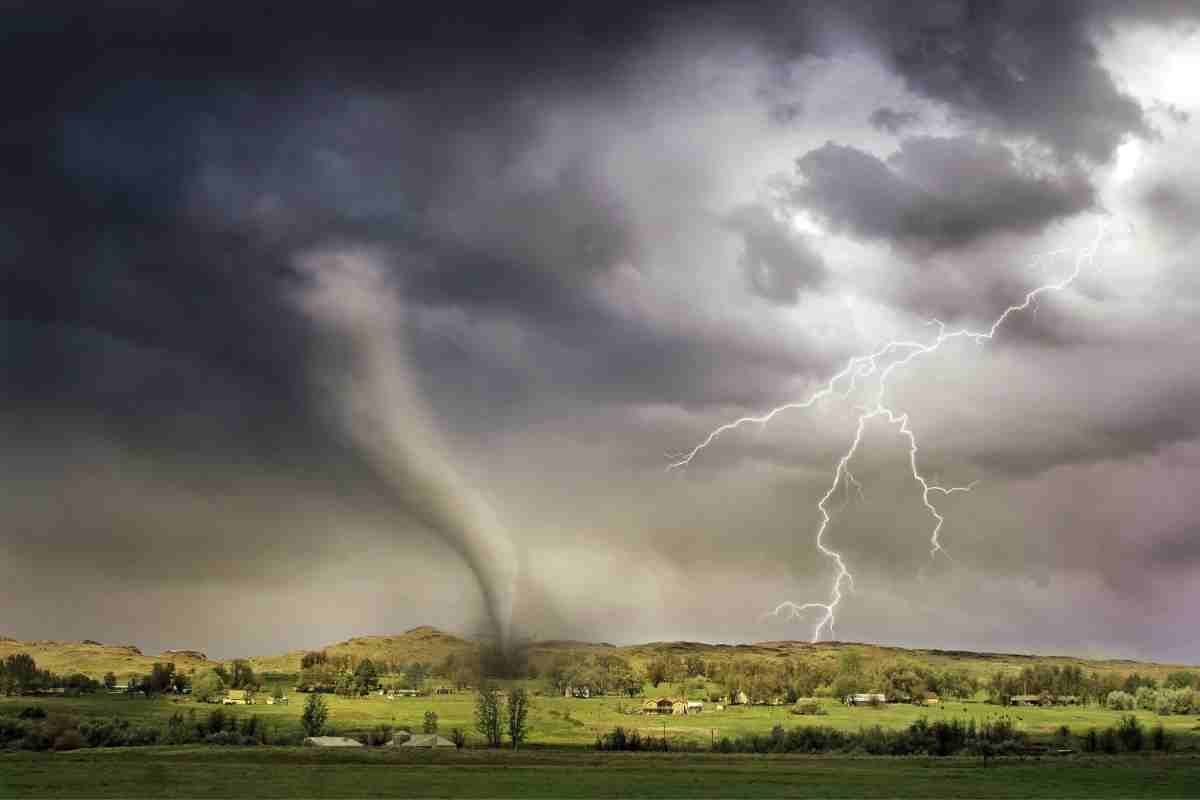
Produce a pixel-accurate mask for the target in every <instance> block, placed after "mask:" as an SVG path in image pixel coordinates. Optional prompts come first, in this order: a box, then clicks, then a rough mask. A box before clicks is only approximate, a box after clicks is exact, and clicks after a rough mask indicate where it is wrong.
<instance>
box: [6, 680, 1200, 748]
mask: <svg viewBox="0 0 1200 800" xmlns="http://www.w3.org/2000/svg"><path fill="white" fill-rule="evenodd" d="M530 686H531V688H532V686H533V684H530ZM647 690H648V691H653V690H652V689H650V687H647ZM289 694H290V699H291V703H290V704H289V705H286V706H277V705H269V706H268V705H255V706H249V707H246V706H223V707H222V708H223V709H224V710H225V711H226V712H228V713H231V714H234V715H236V716H238V717H246V716H250V715H252V714H255V715H258V716H259V717H260V718H261V719H262V720H263V721H264V722H265V723H266V724H267V730H268V731H271V732H273V733H277V734H296V733H298V732H299V731H300V715H301V713H302V711H303V704H304V698H305V695H302V694H295V693H289ZM325 697H326V701H327V702H328V704H329V724H330V725H331V726H332V727H333V728H334V729H335V730H336V731H337V733H339V734H346V735H352V734H355V733H361V732H365V731H368V730H370V729H371V728H374V727H376V726H378V725H391V726H393V727H407V728H409V729H410V730H414V731H419V730H420V729H421V723H422V720H423V717H424V715H425V712H426V711H433V712H434V713H436V714H437V715H438V725H439V729H440V730H441V731H442V732H443V733H445V732H447V731H449V730H450V729H451V728H455V727H458V728H462V729H463V730H465V731H467V732H468V735H469V736H472V738H471V741H473V742H475V743H478V737H477V736H473V731H474V714H475V706H474V695H472V694H469V693H463V694H454V695H440V696H433V697H413V698H403V699H398V700H387V699H385V698H382V697H378V696H371V697H363V698H345V697H337V696H334V695H325ZM34 703H36V704H38V705H40V706H42V707H43V708H45V709H46V710H47V711H48V712H50V713H55V712H58V713H62V714H67V715H71V716H76V717H79V718H97V717H113V716H119V717H121V718H123V719H127V720H130V722H132V723H136V724H145V725H155V726H160V727H161V726H165V725H166V722H167V719H168V718H169V717H170V716H171V715H172V714H175V713H177V712H179V713H182V714H184V715H185V716H186V715H187V713H188V712H189V710H193V709H194V710H195V712H196V714H197V715H207V714H208V713H209V712H210V711H212V710H213V709H214V708H216V707H217V706H214V705H210V704H204V703H194V702H191V701H190V700H188V701H184V702H175V698H172V697H170V696H167V697H159V698H152V699H146V698H144V697H141V696H129V695H115V696H114V695H107V694H97V695H90V696H89V695H85V696H82V697H77V698H66V697H46V698H29V697H9V698H0V714H3V713H6V712H8V713H15V712H16V711H17V710H18V709H20V708H23V707H25V706H28V705H31V704H34ZM639 704H640V700H632V701H631V700H627V699H626V700H621V699H619V698H613V697H600V698H592V699H588V700H581V699H574V698H564V697H557V696H555V697H534V698H533V706H532V709H531V712H530V718H529V722H530V731H531V734H530V740H531V741H532V742H533V743H537V744H545V745H575V746H581V745H582V746H589V745H591V744H593V743H594V742H595V741H596V737H597V736H599V735H603V734H605V733H608V732H609V731H611V730H612V729H613V727H615V726H617V725H620V726H623V727H625V728H627V729H634V730H639V731H641V732H642V733H643V735H652V736H654V737H661V736H663V735H664V733H665V735H666V736H667V737H668V739H671V740H673V741H681V740H690V741H692V742H695V743H697V744H699V745H700V746H705V747H706V746H708V745H709V744H710V743H711V742H712V740H713V739H714V738H720V737H722V736H730V737H732V736H737V735H740V734H745V733H767V732H768V731H770V730H771V728H772V727H773V726H774V725H776V724H781V725H784V726H785V727H789V728H790V727H792V726H794V725H828V726H830V727H834V728H838V729H840V730H845V731H857V730H858V729H859V728H862V727H870V726H873V725H881V726H883V727H884V728H889V729H899V728H905V727H907V726H908V725H909V724H911V723H912V722H913V721H914V720H916V719H918V718H920V717H927V718H928V719H929V720H930V721H934V720H938V719H951V718H955V717H957V718H960V719H963V720H967V719H972V718H973V719H975V720H976V721H977V722H981V721H983V720H986V719H989V718H995V717H997V716H1000V715H1006V716H1008V717H1010V718H1011V719H1012V720H1013V721H1014V723H1015V724H1016V725H1017V727H1018V728H1019V729H1020V730H1022V731H1024V732H1025V733H1027V734H1029V735H1030V736H1031V737H1034V738H1050V737H1051V736H1053V735H1054V733H1055V732H1056V731H1057V730H1058V728H1059V726H1062V725H1066V726H1067V727H1069V728H1070V729H1071V732H1072V733H1073V734H1075V735H1078V734H1082V733H1084V732H1086V731H1087V729H1089V728H1093V727H1095V728H1105V727H1108V726H1110V725H1114V724H1116V723H1117V721H1118V720H1119V719H1120V717H1121V714H1122V712H1116V711H1109V710H1107V709H1104V708H1100V707H1098V706H1086V707H1054V708H1037V707H1022V708H1002V707H999V706H993V705H988V704H986V703H957V702H949V703H944V704H941V705H939V706H934V707H929V708H918V707H915V706H911V705H901V704H892V705H887V706H882V707H879V708H870V707H860V708H850V707H846V706H843V705H841V704H840V703H838V702H836V701H832V700H829V701H824V703H823V706H822V707H823V708H824V709H825V710H826V712H827V713H826V714H825V715H822V716H804V717H799V716H796V715H794V714H790V713H788V709H787V708H785V707H769V706H751V707H747V706H730V707H726V708H725V710H723V711H717V710H715V705H714V704H712V703H707V704H705V711H704V712H703V713H701V714H697V715H691V716H680V717H675V716H662V717H660V716H643V715H641V714H637V713H631V712H633V711H634V710H635V709H636V708H637V707H638V705H639ZM1124 713H1128V712H1124ZM1135 713H1136V716H1137V717H1138V719H1139V720H1140V721H1141V722H1142V723H1143V724H1144V725H1145V726H1146V727H1147V729H1149V728H1151V727H1153V726H1154V725H1157V724H1158V723H1160V722H1161V723H1162V724H1163V726H1164V727H1165V728H1166V730H1167V732H1168V733H1169V734H1171V735H1172V736H1173V738H1174V739H1175V742H1176V745H1177V747H1179V748H1183V749H1190V748H1194V747H1196V746H1197V744H1200V718H1197V717H1195V716H1168V717H1159V716H1157V715H1155V714H1153V713H1151V712H1148V711H1138V712H1135Z"/></svg>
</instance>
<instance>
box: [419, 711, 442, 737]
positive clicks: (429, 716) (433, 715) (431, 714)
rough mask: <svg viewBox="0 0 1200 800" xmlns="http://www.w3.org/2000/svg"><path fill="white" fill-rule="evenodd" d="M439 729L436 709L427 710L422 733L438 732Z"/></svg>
mask: <svg viewBox="0 0 1200 800" xmlns="http://www.w3.org/2000/svg"><path fill="white" fill-rule="evenodd" d="M437 731H438V715H437V712H436V711H426V712H425V721H424V723H423V724H422V725H421V732H422V733H437Z"/></svg>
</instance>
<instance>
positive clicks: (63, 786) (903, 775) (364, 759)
mask: <svg viewBox="0 0 1200 800" xmlns="http://www.w3.org/2000/svg"><path fill="white" fill-rule="evenodd" d="M1197 794H1200V759H1197V758H1196V757H1195V756H1181V755H1176V756H1171V757H1162V756H1155V757H1152V756H1123V757H1108V758H1101V757H1097V758H1080V757H1067V758H1057V759H1042V760H1037V759H1006V760H1002V761H1000V762H993V763H992V764H991V765H989V766H987V767H984V766H983V765H982V764H981V763H980V762H978V761H977V760H973V759H958V758H952V759H936V760H935V759H927V758H904V759H891V758H853V757H847V756H838V757H824V756H819V757H817V756H728V755H714V754H707V753H703V754H687V753H670V754H661V753H585V752H581V751H562V750H557V751H555V750H552V751H537V750H530V751H521V752H517V753H512V752H507V751H501V752H488V751H465V752H462V753H458V752H453V751H451V752H436V753H435V752H416V753H411V752H398V751H390V752H381V751H378V750H375V751H353V752H345V751H328V750H323V751H318V750H315V749H312V748H273V747H260V748H220V747H183V748H164V747H154V748H137V749H132V748H124V749H107V750H105V749H102V750H82V751H75V752H71V753H26V752H14V753H0V796H2V797H21V798H25V797H146V796H154V797H243V796H245V797H430V796H434V797H748V796H753V797H796V796H817V797H830V796H833V797H979V798H1018V797H1062V798H1073V797H1079V798H1106V797H1168V798H1170V797H1178V798H1183V797H1195V796H1197Z"/></svg>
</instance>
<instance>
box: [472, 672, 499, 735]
mask: <svg viewBox="0 0 1200 800" xmlns="http://www.w3.org/2000/svg"><path fill="white" fill-rule="evenodd" d="M475 730H477V731H479V734H480V735H481V736H483V738H484V739H485V740H486V741H487V743H488V747H499V746H500V736H501V721H500V698H499V697H498V696H497V693H496V691H495V690H494V689H493V688H492V687H491V685H489V684H484V685H482V686H480V687H479V692H478V694H477V695H476V696H475Z"/></svg>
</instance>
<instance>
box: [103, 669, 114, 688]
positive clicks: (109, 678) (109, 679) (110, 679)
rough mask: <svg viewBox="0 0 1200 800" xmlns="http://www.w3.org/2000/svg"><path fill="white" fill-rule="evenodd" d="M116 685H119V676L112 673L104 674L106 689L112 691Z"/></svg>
mask: <svg viewBox="0 0 1200 800" xmlns="http://www.w3.org/2000/svg"><path fill="white" fill-rule="evenodd" d="M116 685H117V676H116V675H115V674H114V673H112V672H106V673H104V688H105V689H109V690H111V689H114V688H116Z"/></svg>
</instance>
